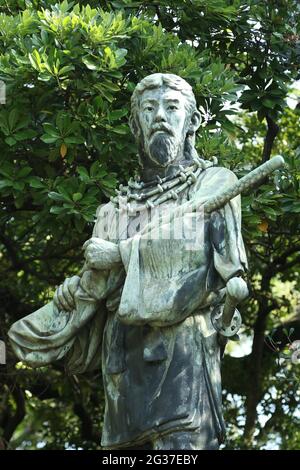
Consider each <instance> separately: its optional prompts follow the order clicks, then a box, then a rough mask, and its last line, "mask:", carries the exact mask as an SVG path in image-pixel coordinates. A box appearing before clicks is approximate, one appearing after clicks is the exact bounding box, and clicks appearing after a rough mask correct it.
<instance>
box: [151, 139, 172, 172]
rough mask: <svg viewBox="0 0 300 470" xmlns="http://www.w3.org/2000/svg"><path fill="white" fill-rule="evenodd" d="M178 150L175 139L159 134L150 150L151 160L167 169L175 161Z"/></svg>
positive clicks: (152, 142) (153, 140)
mask: <svg viewBox="0 0 300 470" xmlns="http://www.w3.org/2000/svg"><path fill="white" fill-rule="evenodd" d="M178 150H179V149H178V144H177V142H176V139H174V137H172V136H170V135H168V134H165V133H157V134H155V135H154V137H153V138H152V140H151V143H150V145H149V148H148V152H149V158H150V160H152V161H153V162H154V163H156V164H157V165H159V166H162V167H166V166H168V165H169V164H170V163H172V162H173V161H174V160H175V158H176V156H177V154H178Z"/></svg>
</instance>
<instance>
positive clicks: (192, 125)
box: [188, 111, 201, 134]
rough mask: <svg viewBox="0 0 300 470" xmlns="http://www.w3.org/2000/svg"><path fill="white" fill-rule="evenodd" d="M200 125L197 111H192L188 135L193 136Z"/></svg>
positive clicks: (199, 115) (199, 116)
mask: <svg viewBox="0 0 300 470" xmlns="http://www.w3.org/2000/svg"><path fill="white" fill-rule="evenodd" d="M200 124H201V114H200V113H199V111H194V112H193V114H192V116H191V121H190V125H189V130H188V133H189V134H195V132H196V130H197V129H198V127H199V126H200Z"/></svg>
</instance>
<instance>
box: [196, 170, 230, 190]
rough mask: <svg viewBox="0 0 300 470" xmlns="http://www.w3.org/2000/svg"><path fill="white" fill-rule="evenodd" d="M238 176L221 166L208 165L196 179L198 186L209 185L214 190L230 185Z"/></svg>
mask: <svg viewBox="0 0 300 470" xmlns="http://www.w3.org/2000/svg"><path fill="white" fill-rule="evenodd" d="M237 180H238V178H237V176H236V174H235V173H234V172H233V171H231V170H229V169H228V168H225V167H223V166H210V167H208V168H206V170H204V171H203V172H202V173H201V174H200V175H199V179H198V185H197V186H198V188H199V189H200V187H204V186H205V187H211V188H213V189H214V192H217V191H220V190H222V189H225V188H227V187H229V186H232V185H233V184H235V183H236V182H237Z"/></svg>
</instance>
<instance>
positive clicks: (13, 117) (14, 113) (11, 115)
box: [8, 108, 20, 131]
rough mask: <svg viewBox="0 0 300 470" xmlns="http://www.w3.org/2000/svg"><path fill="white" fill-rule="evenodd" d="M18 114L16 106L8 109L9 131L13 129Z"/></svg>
mask: <svg viewBox="0 0 300 470" xmlns="http://www.w3.org/2000/svg"><path fill="white" fill-rule="evenodd" d="M19 116H20V110H18V109H17V108H14V109H12V110H11V111H10V113H9V115H8V124H9V128H10V130H11V131H12V130H13V129H14V127H15V125H16V124H17V122H18V118H19Z"/></svg>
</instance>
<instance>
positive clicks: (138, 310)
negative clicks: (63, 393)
mask: <svg viewBox="0 0 300 470" xmlns="http://www.w3.org/2000/svg"><path fill="white" fill-rule="evenodd" d="M236 180H237V178H236V176H235V175H234V173H232V172H231V171H230V170H227V169H225V168H222V167H211V168H208V169H206V170H205V171H203V172H202V173H201V174H200V176H199V178H198V179H197V181H196V182H195V183H194V185H193V186H190V187H188V188H187V189H186V190H184V191H183V192H182V193H181V194H180V196H179V199H178V200H177V201H174V200H168V201H166V202H165V203H163V204H162V206H163V205H165V206H166V207H167V209H168V210H170V211H171V210H172V209H173V208H175V207H178V204H183V203H185V202H186V201H197V204H198V203H199V208H200V207H201V204H203V203H204V202H205V201H207V200H208V199H209V198H210V197H212V196H213V195H215V194H216V192H219V191H220V190H222V189H224V190H226V189H228V188H229V187H231V186H232V185H233V184H234V183H235V182H236ZM136 204H137V206H136V208H137V210H138V207H139V203H138V202H137V203H136ZM197 217H198V219H197ZM117 222H119V219H118V212H117V211H116V208H115V205H114V204H113V203H112V202H110V203H109V204H107V205H106V207H105V208H104V209H103V208H101V210H99V211H98V217H97V220H96V224H95V227H94V231H93V236H94V237H99V238H103V239H107V240H109V241H113V242H116V243H118V245H119V250H120V254H121V258H122V264H120V265H119V266H116V267H115V268H113V269H111V270H88V271H85V272H84V273H83V275H82V276H81V279H80V283H79V287H78V289H77V291H76V293H75V295H74V300H75V309H74V310H73V311H72V312H66V311H58V310H57V309H56V307H55V306H54V304H53V303H52V302H51V303H49V304H47V305H46V306H44V307H42V308H41V309H39V310H38V311H36V312H34V313H32V314H31V315H29V316H27V317H25V318H23V319H21V320H18V321H17V322H16V323H15V324H14V325H13V326H12V327H11V329H10V331H9V337H10V341H11V343H12V346H13V348H14V350H15V352H16V354H17V356H18V357H19V358H20V359H21V360H22V361H23V362H25V363H26V364H28V365H30V366H32V367H39V366H42V365H47V364H50V363H51V362H53V361H55V360H63V361H64V363H65V367H66V370H67V371H68V373H71V374H78V373H83V372H86V371H90V370H95V369H97V368H100V367H102V373H103V383H104V391H105V399H106V406H105V416H104V426H103V434H102V445H103V447H104V448H122V447H126V446H132V445H133V443H135V444H141V443H143V442H145V441H147V440H150V439H153V438H155V437H157V436H159V435H163V434H166V433H169V432H171V431H175V430H193V429H198V428H203V429H204V430H205V429H207V430H208V431H211V429H213V432H214V433H215V435H216V436H217V437H218V439H219V442H222V440H223V439H224V433H225V428H224V422H223V417H222V408H221V377H220V346H219V341H218V334H217V332H216V331H215V330H214V328H213V326H212V324H211V321H210V314H211V311H212V309H213V308H214V307H215V306H216V305H218V304H220V302H222V299H223V296H224V287H225V285H226V282H227V281H228V280H229V279H230V278H231V277H234V276H236V275H240V274H241V273H243V271H244V270H245V269H246V267H247V260H246V255H245V249H244V244H243V240H242V236H241V210H240V197H239V196H238V197H236V198H234V199H233V200H231V201H230V202H229V203H228V204H226V205H225V206H224V207H223V208H222V209H220V210H218V211H215V212H213V213H212V214H206V215H204V216H203V214H202V213H201V210H200V211H199V215H198V216H196V217H194V218H189V217H184V222H183V216H178V217H177V222H180V223H181V227H184V230H182V236H181V237H176V235H174V234H175V232H176V230H174V231H173V232H172V229H170V225H171V224H169V225H168V223H167V222H164V223H159V222H157V224H156V226H154V227H152V230H151V236H148V237H143V236H142V235H141V234H140V232H139V228H141V227H139V225H138V224H137V219H136V216H132V217H129V219H128V223H126V224H125V226H124V227H123V231H122V230H121V229H120V227H119V225H118V224H117ZM117 225H118V231H116V227H117ZM173 226H174V223H173ZM159 231H160V232H159ZM197 231H200V232H199V233H198V235H199V237H198V238H197V237H196V242H195V232H197ZM117 232H118V233H117ZM158 232H159V233H160V236H158ZM168 233H169V234H170V235H168ZM162 234H163V235H162ZM193 237H194V238H193Z"/></svg>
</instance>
